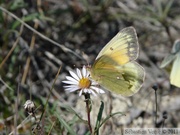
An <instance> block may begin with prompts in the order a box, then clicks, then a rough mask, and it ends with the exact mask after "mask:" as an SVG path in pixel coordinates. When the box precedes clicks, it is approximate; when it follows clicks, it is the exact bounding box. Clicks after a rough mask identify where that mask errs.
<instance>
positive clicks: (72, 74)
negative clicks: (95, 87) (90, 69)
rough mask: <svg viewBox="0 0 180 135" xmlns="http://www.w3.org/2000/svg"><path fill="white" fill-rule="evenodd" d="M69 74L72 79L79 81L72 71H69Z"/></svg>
mask: <svg viewBox="0 0 180 135" xmlns="http://www.w3.org/2000/svg"><path fill="white" fill-rule="evenodd" d="M69 73H70V74H71V76H72V77H74V78H75V79H76V80H77V81H79V77H78V76H77V75H76V74H75V73H74V72H73V71H69Z"/></svg>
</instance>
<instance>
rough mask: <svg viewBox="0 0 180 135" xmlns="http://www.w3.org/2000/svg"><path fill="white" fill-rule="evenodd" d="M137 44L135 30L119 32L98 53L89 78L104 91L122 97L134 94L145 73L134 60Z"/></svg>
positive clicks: (127, 29)
mask: <svg viewBox="0 0 180 135" xmlns="http://www.w3.org/2000/svg"><path fill="white" fill-rule="evenodd" d="M138 52H139V44H138V39H137V35H136V32H135V29H134V28H133V27H128V28H125V29H123V30H121V31H120V32H119V33H118V34H117V35H116V36H115V37H114V38H113V39H112V40H111V41H110V42H109V43H107V45H106V46H105V47H104V48H103V49H102V50H101V51H100V53H99V55H98V56H97V58H96V61H95V63H94V64H93V66H92V69H91V77H92V79H94V80H95V81H97V82H98V83H99V84H100V85H101V86H102V87H104V88H105V89H107V90H109V91H112V92H114V93H117V94H121V95H123V96H131V95H133V94H134V93H136V92H137V91H138V90H139V89H140V87H141V85H142V82H143V80H144V76H145V72H144V69H143V67H141V66H140V65H139V64H138V63H136V62H135V61H134V60H136V58H137V57H138Z"/></svg>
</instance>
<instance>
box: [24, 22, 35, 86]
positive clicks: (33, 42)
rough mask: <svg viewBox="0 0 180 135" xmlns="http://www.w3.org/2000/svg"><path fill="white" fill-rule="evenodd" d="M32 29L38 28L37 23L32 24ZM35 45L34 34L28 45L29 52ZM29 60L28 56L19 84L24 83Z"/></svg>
mask: <svg viewBox="0 0 180 135" xmlns="http://www.w3.org/2000/svg"><path fill="white" fill-rule="evenodd" d="M34 28H35V29H37V28H38V22H37V21H35V24H34ZM34 45H35V33H33V36H32V39H31V44H30V52H31V51H32V50H33V48H34ZM30 62H31V59H30V56H28V58H27V61H26V65H25V69H24V73H23V76H22V80H21V84H22V85H23V84H24V83H25V80H26V77H27V74H28V71H29V65H30Z"/></svg>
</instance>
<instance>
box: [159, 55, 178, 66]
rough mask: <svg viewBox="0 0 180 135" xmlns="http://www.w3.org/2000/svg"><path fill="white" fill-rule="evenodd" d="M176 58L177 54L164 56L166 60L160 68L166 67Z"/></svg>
mask: <svg viewBox="0 0 180 135" xmlns="http://www.w3.org/2000/svg"><path fill="white" fill-rule="evenodd" d="M175 58H176V55H175V54H169V55H168V56H166V57H165V58H164V60H163V61H162V63H161V65H160V68H164V67H166V66H167V65H169V64H170V63H171V62H172V61H173V60H174V59H175Z"/></svg>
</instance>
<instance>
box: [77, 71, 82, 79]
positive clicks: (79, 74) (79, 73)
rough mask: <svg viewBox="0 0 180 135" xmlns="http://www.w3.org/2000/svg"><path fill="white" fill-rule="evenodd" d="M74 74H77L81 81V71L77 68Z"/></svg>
mask: <svg viewBox="0 0 180 135" xmlns="http://www.w3.org/2000/svg"><path fill="white" fill-rule="evenodd" d="M76 72H77V75H78V77H79V78H80V79H82V74H81V71H80V70H79V69H78V68H77V69H76Z"/></svg>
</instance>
